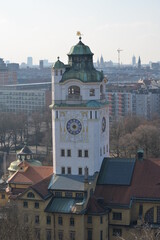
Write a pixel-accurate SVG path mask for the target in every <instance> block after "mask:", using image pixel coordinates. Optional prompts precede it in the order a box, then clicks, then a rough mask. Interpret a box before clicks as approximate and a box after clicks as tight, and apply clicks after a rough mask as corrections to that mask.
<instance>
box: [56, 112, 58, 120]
mask: <svg viewBox="0 0 160 240" xmlns="http://www.w3.org/2000/svg"><path fill="white" fill-rule="evenodd" d="M56 119H58V111H56Z"/></svg>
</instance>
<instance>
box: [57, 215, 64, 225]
mask: <svg viewBox="0 0 160 240" xmlns="http://www.w3.org/2000/svg"><path fill="white" fill-rule="evenodd" d="M58 224H59V225H63V218H62V217H61V216H59V217H58Z"/></svg>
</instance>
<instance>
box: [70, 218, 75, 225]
mask: <svg viewBox="0 0 160 240" xmlns="http://www.w3.org/2000/svg"><path fill="white" fill-rule="evenodd" d="M70 226H74V218H73V217H71V218H70Z"/></svg>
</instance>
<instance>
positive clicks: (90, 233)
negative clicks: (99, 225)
mask: <svg viewBox="0 0 160 240" xmlns="http://www.w3.org/2000/svg"><path fill="white" fill-rule="evenodd" d="M88 240H92V229H88Z"/></svg>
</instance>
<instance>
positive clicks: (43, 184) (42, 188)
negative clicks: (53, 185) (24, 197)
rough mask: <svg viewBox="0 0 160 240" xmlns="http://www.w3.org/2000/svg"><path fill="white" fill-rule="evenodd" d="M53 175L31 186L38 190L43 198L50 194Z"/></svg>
mask: <svg viewBox="0 0 160 240" xmlns="http://www.w3.org/2000/svg"><path fill="white" fill-rule="evenodd" d="M51 177H52V175H50V176H49V177H47V178H45V179H43V180H42V181H40V182H38V183H36V184H34V185H32V186H31V188H32V189H33V190H34V191H36V192H37V193H38V194H39V195H40V196H41V197H42V198H45V197H47V196H48V195H49V191H48V185H49V183H50V180H51Z"/></svg>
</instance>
